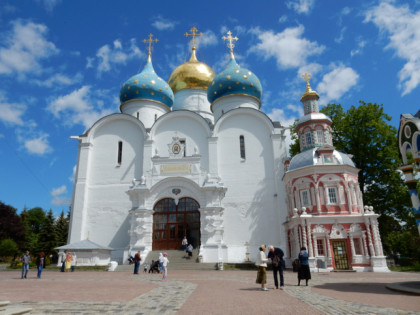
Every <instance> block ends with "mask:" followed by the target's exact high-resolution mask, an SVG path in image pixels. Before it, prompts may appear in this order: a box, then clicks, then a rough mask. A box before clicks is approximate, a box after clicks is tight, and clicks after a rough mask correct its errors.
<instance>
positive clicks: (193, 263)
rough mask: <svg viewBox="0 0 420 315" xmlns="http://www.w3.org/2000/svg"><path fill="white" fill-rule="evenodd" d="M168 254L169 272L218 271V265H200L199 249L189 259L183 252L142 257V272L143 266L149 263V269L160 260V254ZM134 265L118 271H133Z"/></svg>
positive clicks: (161, 251)
mask: <svg viewBox="0 0 420 315" xmlns="http://www.w3.org/2000/svg"><path fill="white" fill-rule="evenodd" d="M163 252H166V253H167V254H168V260H169V265H168V269H169V270H216V267H217V265H216V263H199V262H198V258H197V257H198V249H194V251H193V256H192V258H191V259H188V258H187V257H188V255H187V253H186V252H185V251H182V250H155V251H151V252H150V253H149V254H148V255H147V257H142V258H141V259H142V261H141V266H140V272H143V264H144V262H147V263H148V264H149V267H150V265H151V263H152V260H157V259H158V258H159V253H163ZM133 269H134V265H119V266H118V267H117V269H116V271H127V270H133Z"/></svg>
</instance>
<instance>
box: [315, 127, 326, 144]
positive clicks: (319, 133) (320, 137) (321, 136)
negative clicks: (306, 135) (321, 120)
mask: <svg viewBox="0 0 420 315" xmlns="http://www.w3.org/2000/svg"><path fill="white" fill-rule="evenodd" d="M316 136H317V138H318V143H319V144H324V133H323V132H322V130H317V131H316Z"/></svg>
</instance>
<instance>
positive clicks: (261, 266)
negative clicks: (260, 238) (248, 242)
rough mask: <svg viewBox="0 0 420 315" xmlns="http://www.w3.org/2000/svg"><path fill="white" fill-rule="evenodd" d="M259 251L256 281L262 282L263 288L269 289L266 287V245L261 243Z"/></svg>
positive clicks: (264, 289)
mask: <svg viewBox="0 0 420 315" xmlns="http://www.w3.org/2000/svg"><path fill="white" fill-rule="evenodd" d="M259 250H260V251H259V253H258V255H257V261H256V263H255V265H256V266H257V267H258V272H257V280H256V281H255V283H259V284H261V290H263V291H268V288H266V287H265V284H266V283H267V272H266V269H267V261H268V259H267V257H266V256H265V245H261V246H260V248H259Z"/></svg>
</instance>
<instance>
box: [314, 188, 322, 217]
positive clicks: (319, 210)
mask: <svg viewBox="0 0 420 315" xmlns="http://www.w3.org/2000/svg"><path fill="white" fill-rule="evenodd" d="M315 197H316V211H317V212H318V213H320V212H321V200H320V199H319V188H318V184H317V185H316V187H315Z"/></svg>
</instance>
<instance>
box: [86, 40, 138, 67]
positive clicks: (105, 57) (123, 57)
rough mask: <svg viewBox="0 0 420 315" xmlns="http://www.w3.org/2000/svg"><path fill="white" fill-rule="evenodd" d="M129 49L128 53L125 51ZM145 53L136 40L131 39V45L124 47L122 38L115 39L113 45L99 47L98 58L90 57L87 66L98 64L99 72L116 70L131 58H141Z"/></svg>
mask: <svg viewBox="0 0 420 315" xmlns="http://www.w3.org/2000/svg"><path fill="white" fill-rule="evenodd" d="M125 51H127V53H126V52H125ZM141 56H143V53H142V52H141V51H140V49H139V48H138V47H137V45H136V40H135V39H134V38H132V39H131V40H130V47H129V48H128V49H127V48H123V44H122V43H121V41H120V40H115V41H114V42H113V43H112V45H104V46H102V47H101V48H99V49H98V51H97V53H96V58H92V57H88V58H87V59H86V60H87V64H86V68H92V67H94V65H95V64H96V66H97V71H98V74H99V75H100V74H101V73H103V72H108V71H111V70H116V69H117V68H116V67H117V66H119V65H125V64H126V63H127V62H128V61H129V60H131V59H134V58H140V57H141Z"/></svg>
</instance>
